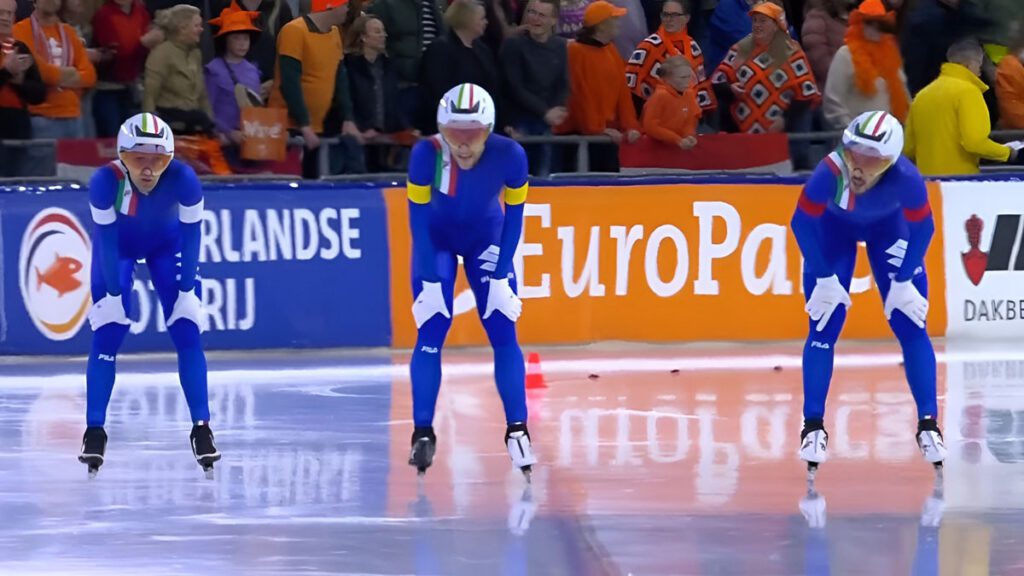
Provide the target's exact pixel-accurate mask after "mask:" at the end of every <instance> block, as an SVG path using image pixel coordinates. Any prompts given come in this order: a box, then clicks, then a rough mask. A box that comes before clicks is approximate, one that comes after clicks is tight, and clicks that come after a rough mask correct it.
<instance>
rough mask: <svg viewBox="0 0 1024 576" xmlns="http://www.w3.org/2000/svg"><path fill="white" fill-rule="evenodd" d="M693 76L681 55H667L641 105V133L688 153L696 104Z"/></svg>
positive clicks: (693, 137)
mask: <svg viewBox="0 0 1024 576" xmlns="http://www.w3.org/2000/svg"><path fill="white" fill-rule="evenodd" d="M694 80H695V78H694V73H693V67H692V66H691V64H690V61H689V60H687V59H686V58H684V57H683V56H682V55H679V54H677V55H675V56H669V57H668V58H666V59H665V62H663V63H662V65H661V81H660V82H659V83H658V86H657V88H655V89H654V94H653V95H652V96H651V97H650V99H649V100H647V103H646V104H644V113H643V127H644V133H645V134H647V136H649V137H651V138H654V139H655V140H657V141H659V142H662V143H664V144H667V145H669V146H676V147H679V148H682V149H683V150H689V149H690V148H693V147H694V146H696V145H697V122H698V121H700V116H701V109H700V106H699V105H698V104H697V92H696V89H695V87H694Z"/></svg>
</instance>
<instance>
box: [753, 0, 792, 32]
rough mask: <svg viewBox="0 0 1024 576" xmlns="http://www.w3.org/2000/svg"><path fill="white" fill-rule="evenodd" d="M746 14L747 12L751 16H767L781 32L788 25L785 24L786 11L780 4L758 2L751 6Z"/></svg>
mask: <svg viewBox="0 0 1024 576" xmlns="http://www.w3.org/2000/svg"><path fill="white" fill-rule="evenodd" d="M747 14H749V15H750V16H751V17H753V16H754V14H760V15H762V16H767V17H769V18H771V19H772V20H774V21H775V23H776V24H778V26H779V30H782V31H783V32H785V31H786V28H787V27H788V26H787V24H786V11H785V10H783V9H782V6H779V5H778V4H775V3H773V2H761V3H760V4H758V5H756V6H754V7H753V8H751V9H750V12H748V13H747Z"/></svg>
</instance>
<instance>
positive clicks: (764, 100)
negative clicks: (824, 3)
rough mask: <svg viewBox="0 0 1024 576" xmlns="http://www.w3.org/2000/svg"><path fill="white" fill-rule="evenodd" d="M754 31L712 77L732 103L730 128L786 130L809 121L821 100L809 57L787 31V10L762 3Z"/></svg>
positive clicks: (720, 94) (725, 117)
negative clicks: (812, 108) (811, 113)
mask: <svg viewBox="0 0 1024 576" xmlns="http://www.w3.org/2000/svg"><path fill="white" fill-rule="evenodd" d="M750 16H751V19H752V21H753V29H752V32H751V34H750V35H749V36H747V37H746V38H744V39H743V40H740V41H739V42H738V43H737V44H736V45H735V46H733V47H732V48H731V49H730V50H729V53H728V54H727V55H726V57H725V60H724V61H723V62H722V64H721V65H719V67H718V69H717V70H716V71H715V73H714V75H713V76H712V77H711V82H712V85H713V86H714V87H715V93H716V95H717V96H718V99H719V101H720V102H722V103H727V104H729V108H728V109H729V112H730V113H729V114H728V115H723V122H722V124H723V128H725V131H727V132H730V131H731V132H742V133H749V134H757V133H765V132H783V131H786V129H787V126H788V125H791V126H795V125H798V124H803V121H802V118H801V117H803V118H807V119H809V117H810V115H809V113H810V109H811V107H812V106H814V105H817V104H818V102H819V101H820V100H821V93H820V92H819V91H818V85H817V83H816V82H815V80H814V74H813V73H812V72H811V67H810V63H809V62H808V60H807V55H806V54H805V53H804V51H803V49H802V48H801V47H800V44H798V43H797V42H796V41H794V40H792V39H790V38H789V35H788V33H787V24H786V16H785V13H784V12H783V10H782V8H781V7H779V6H778V5H776V4H773V3H771V2H762V3H761V4H757V5H756V6H754V7H753V8H752V9H751V10H750Z"/></svg>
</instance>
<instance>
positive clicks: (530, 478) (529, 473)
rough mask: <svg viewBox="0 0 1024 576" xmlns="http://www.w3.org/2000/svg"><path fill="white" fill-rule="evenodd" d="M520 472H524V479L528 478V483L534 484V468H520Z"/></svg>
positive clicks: (530, 466)
mask: <svg viewBox="0 0 1024 576" xmlns="http://www.w3.org/2000/svg"><path fill="white" fill-rule="evenodd" d="M520 470H522V472H523V477H524V478H526V483H527V484H533V466H532V465H530V464H527V465H526V466H523V467H522V468H520Z"/></svg>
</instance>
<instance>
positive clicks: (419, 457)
mask: <svg viewBox="0 0 1024 576" xmlns="http://www.w3.org/2000/svg"><path fill="white" fill-rule="evenodd" d="M435 450H437V436H435V435H434V428H433V426H423V427H419V426H417V427H416V429H415V430H413V433H412V451H411V452H409V466H415V467H416V472H417V473H418V474H419V475H420V476H423V475H424V474H426V473H427V468H430V465H431V464H433V463H434V452H435Z"/></svg>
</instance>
